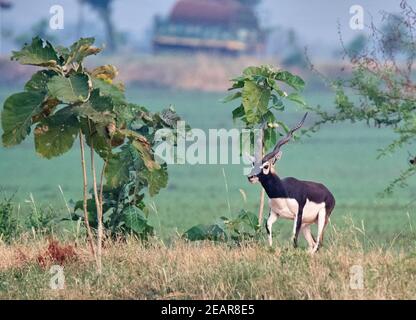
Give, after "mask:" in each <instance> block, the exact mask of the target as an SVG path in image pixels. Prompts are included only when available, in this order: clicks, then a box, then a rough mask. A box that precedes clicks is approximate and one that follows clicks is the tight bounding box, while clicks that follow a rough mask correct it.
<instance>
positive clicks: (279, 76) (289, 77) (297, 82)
mask: <svg viewBox="0 0 416 320" xmlns="http://www.w3.org/2000/svg"><path fill="white" fill-rule="evenodd" d="M275 79H276V80H279V81H282V82H284V83H286V84H288V85H289V86H291V87H292V88H294V89H296V90H302V89H303V88H304V87H305V82H304V81H303V80H302V78H301V77H299V76H295V75H293V74H291V73H290V72H289V71H278V72H276V74H275Z"/></svg>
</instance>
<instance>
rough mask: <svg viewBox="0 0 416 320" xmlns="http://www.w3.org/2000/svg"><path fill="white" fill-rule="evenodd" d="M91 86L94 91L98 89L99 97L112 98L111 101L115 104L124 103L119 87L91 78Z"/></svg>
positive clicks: (122, 93)
mask: <svg viewBox="0 0 416 320" xmlns="http://www.w3.org/2000/svg"><path fill="white" fill-rule="evenodd" d="M92 84H93V87H94V89H96V88H97V89H100V94H101V95H104V96H110V97H112V98H113V101H114V102H117V103H122V102H124V100H125V96H124V92H123V90H122V89H120V88H119V87H117V86H115V85H113V84H110V83H108V82H105V81H104V80H102V79H97V78H92Z"/></svg>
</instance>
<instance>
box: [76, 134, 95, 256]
mask: <svg viewBox="0 0 416 320" xmlns="http://www.w3.org/2000/svg"><path fill="white" fill-rule="evenodd" d="M79 143H80V147H81V166H82V174H83V181H84V203H83V204H84V223H85V228H86V229H87V236H88V243H89V244H90V248H91V253H92V254H93V256H94V259H95V260H97V255H96V252H95V246H94V238H93V236H92V232H91V227H90V223H89V220H88V200H87V197H88V180H87V169H86V166H85V148H84V138H83V134H82V131H81V130H79Z"/></svg>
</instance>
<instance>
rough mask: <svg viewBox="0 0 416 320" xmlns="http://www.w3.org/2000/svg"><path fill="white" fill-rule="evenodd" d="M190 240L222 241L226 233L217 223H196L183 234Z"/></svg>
mask: <svg viewBox="0 0 416 320" xmlns="http://www.w3.org/2000/svg"><path fill="white" fill-rule="evenodd" d="M183 236H184V237H185V238H186V239H188V240H190V241H201V240H213V241H224V240H226V239H227V234H226V233H225V231H224V230H223V228H221V227H220V226H219V225H218V224H212V225H204V224H199V225H196V226H194V227H192V228H190V229H189V230H187V231H186V232H185V233H184V235H183Z"/></svg>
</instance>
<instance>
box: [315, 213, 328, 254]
mask: <svg viewBox="0 0 416 320" xmlns="http://www.w3.org/2000/svg"><path fill="white" fill-rule="evenodd" d="M325 225H326V210H325V208H322V209H321V210H319V213H318V239H317V241H316V244H315V247H314V248H313V250H312V253H315V252H316V251H318V249H319V246H320V245H321V242H322V239H323V232H324V228H325Z"/></svg>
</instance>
